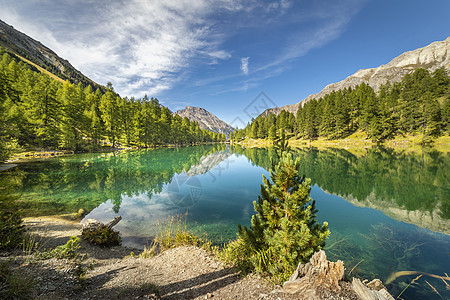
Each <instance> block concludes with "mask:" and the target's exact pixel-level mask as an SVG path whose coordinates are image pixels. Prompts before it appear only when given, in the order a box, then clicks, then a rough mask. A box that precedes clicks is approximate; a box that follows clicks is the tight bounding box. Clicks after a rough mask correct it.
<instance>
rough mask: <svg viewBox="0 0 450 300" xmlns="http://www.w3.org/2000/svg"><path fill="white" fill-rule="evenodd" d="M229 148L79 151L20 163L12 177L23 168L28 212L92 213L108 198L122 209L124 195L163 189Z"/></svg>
mask: <svg viewBox="0 0 450 300" xmlns="http://www.w3.org/2000/svg"><path fill="white" fill-rule="evenodd" d="M225 148H226V147H225V145H209V146H197V147H184V148H172V149H169V148H165V149H149V150H140V151H124V152H118V153H105V154H100V155H99V154H80V155H74V156H68V157H64V158H56V159H49V160H43V161H33V162H28V163H21V164H19V167H18V168H19V169H18V170H17V171H16V172H15V173H13V176H16V177H17V176H18V175H17V174H19V170H20V171H21V173H20V174H22V175H21V178H20V182H21V184H20V185H19V187H18V190H17V192H18V193H19V194H21V195H22V200H23V203H24V204H25V207H24V209H25V213H26V214H27V215H52V214H66V213H75V212H77V211H78V210H79V209H84V210H85V211H86V212H89V211H91V210H92V209H94V208H95V207H97V206H99V205H100V204H101V203H104V202H106V201H108V200H109V201H110V202H112V204H113V209H114V211H115V212H118V211H119V209H120V207H121V203H122V200H123V198H124V197H132V196H133V195H140V194H147V195H148V196H149V197H151V195H153V194H160V193H161V192H162V189H163V186H165V185H166V184H168V183H170V182H171V181H172V178H173V177H174V176H175V175H177V174H181V173H182V172H190V171H191V168H192V167H193V166H196V168H199V167H200V166H201V168H202V170H203V171H204V172H207V171H209V169H208V165H207V163H202V161H201V159H202V158H203V159H204V158H205V157H208V156H209V155H211V154H215V153H220V152H222V151H224V150H225ZM214 163H217V162H214ZM210 167H211V168H213V167H214V165H213V164H212V165H210ZM195 172H197V173H199V171H198V170H196V171H195ZM186 174H187V173H186Z"/></svg>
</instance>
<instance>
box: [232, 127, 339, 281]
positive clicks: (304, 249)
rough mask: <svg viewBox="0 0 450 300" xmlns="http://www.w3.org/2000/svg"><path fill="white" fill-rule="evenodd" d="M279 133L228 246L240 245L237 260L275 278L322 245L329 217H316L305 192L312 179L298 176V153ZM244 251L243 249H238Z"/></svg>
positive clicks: (285, 275)
mask: <svg viewBox="0 0 450 300" xmlns="http://www.w3.org/2000/svg"><path fill="white" fill-rule="evenodd" d="M290 152H291V151H290V148H289V147H288V146H287V141H285V137H284V134H282V139H281V144H280V145H279V146H278V149H277V158H278V163H277V164H275V162H274V161H272V169H271V171H270V179H271V180H268V179H267V178H266V177H265V176H264V175H263V182H264V184H263V185H261V195H260V196H259V197H258V201H257V202H256V201H254V202H253V205H254V207H255V211H256V214H255V215H253V217H252V220H251V226H250V227H249V228H248V227H246V226H241V225H239V237H238V240H237V241H235V242H234V243H232V244H230V246H229V248H234V249H230V251H231V250H238V251H239V250H240V252H241V254H244V255H245V258H244V259H242V258H241V266H242V265H243V264H242V262H243V261H244V265H245V266H247V267H248V268H250V269H255V270H256V271H257V272H259V273H266V274H269V275H270V276H271V277H272V278H273V279H274V280H275V281H278V282H281V281H284V280H286V279H288V278H289V276H290V275H291V274H292V272H293V271H294V270H295V268H296V267H297V265H298V263H299V262H307V261H308V260H309V259H310V258H311V256H312V255H313V254H314V253H315V252H316V251H318V250H320V249H322V248H323V247H324V246H325V239H326V238H327V237H328V235H329V234H330V231H329V230H328V223H327V222H324V223H323V224H322V225H321V224H319V223H318V222H317V220H316V214H317V210H316V209H315V201H314V200H312V199H311V197H310V190H311V187H310V185H311V180H310V179H309V178H305V176H302V177H301V176H299V163H300V162H299V159H294V158H293V155H292V153H290ZM242 252H246V253H242Z"/></svg>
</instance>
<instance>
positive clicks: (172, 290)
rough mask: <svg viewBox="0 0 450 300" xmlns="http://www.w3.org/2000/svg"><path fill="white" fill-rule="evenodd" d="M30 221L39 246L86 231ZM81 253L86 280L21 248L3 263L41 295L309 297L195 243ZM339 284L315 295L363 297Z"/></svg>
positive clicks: (64, 262)
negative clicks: (147, 252) (148, 250)
mask: <svg viewBox="0 0 450 300" xmlns="http://www.w3.org/2000/svg"><path fill="white" fill-rule="evenodd" d="M24 225H25V227H26V228H27V230H28V233H29V234H31V235H34V236H35V241H37V242H39V243H42V245H39V246H37V247H38V248H37V250H42V247H44V248H47V249H50V248H54V247H56V246H59V245H64V244H65V243H66V242H67V240H69V238H70V236H74V235H75V236H80V235H81V224H80V222H79V221H70V220H66V219H63V218H61V217H56V216H50V217H29V218H25V219H24ZM79 252H80V254H81V257H82V262H80V264H81V265H82V266H84V268H86V270H87V272H86V278H85V282H84V283H80V282H78V281H77V280H76V277H75V276H74V275H73V274H74V271H73V261H71V260H68V259H56V258H51V259H46V260H35V259H33V256H32V255H31V252H27V253H24V251H22V250H19V249H16V250H13V251H12V252H11V253H9V254H8V256H6V257H5V253H3V254H2V255H1V256H0V262H4V261H6V260H9V261H12V268H13V271H14V272H16V274H20V276H21V277H23V278H24V279H27V278H33V280H31V281H30V282H33V284H32V285H33V286H32V288H33V289H32V293H33V294H32V298H39V299H44V298H57V299H59V298H61V299H66V298H67V297H68V298H70V299H87V298H92V299H93V298H95V299H111V298H121V297H122V298H123V296H126V297H133V298H135V299H161V298H163V299H209V298H213V297H214V298H215V299H261V300H262V299H265V300H275V299H303V298H301V294H292V293H290V292H288V290H285V289H284V288H281V287H280V286H275V285H274V284H273V283H270V282H269V281H267V280H266V279H265V278H263V277H260V276H259V275H255V274H249V275H243V274H241V273H240V272H239V271H238V270H237V269H235V268H234V267H232V266H229V265H226V264H225V263H224V262H222V261H221V260H219V259H218V258H217V257H215V256H214V255H213V254H212V253H211V252H209V251H207V250H205V249H202V248H198V247H194V246H180V247H176V248H171V249H169V250H166V251H163V252H160V253H159V254H156V255H155V256H153V257H150V258H143V257H140V256H139V253H141V250H138V249H133V248H129V247H124V246H115V247H110V248H100V247H98V246H92V245H90V244H88V243H87V242H86V241H82V242H81V248H80V250H79ZM27 254H28V255H27ZM290 283H292V282H290ZM27 284H29V282H28V283H27ZM339 286H340V289H339V290H338V291H330V290H324V289H322V288H320V287H316V288H315V289H313V293H315V295H316V296H317V297H315V298H314V299H354V300H356V299H358V297H357V296H356V294H355V292H354V290H353V289H352V284H351V283H350V282H346V281H339ZM299 297H300V298H299ZM389 299H390V298H389Z"/></svg>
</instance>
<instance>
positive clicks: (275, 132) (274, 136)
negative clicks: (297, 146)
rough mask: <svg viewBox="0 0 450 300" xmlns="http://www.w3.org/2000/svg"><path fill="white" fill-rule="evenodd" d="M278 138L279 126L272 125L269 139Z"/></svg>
mask: <svg viewBox="0 0 450 300" xmlns="http://www.w3.org/2000/svg"><path fill="white" fill-rule="evenodd" d="M276 138H277V128H276V127H275V125H272V126H270V128H269V140H272V141H274V140H276Z"/></svg>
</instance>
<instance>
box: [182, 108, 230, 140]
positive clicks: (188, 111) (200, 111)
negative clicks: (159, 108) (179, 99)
mask: <svg viewBox="0 0 450 300" xmlns="http://www.w3.org/2000/svg"><path fill="white" fill-rule="evenodd" d="M173 114H174V115H179V116H180V117H182V118H184V117H187V118H188V119H189V121H196V122H197V123H198V125H199V126H200V128H202V129H207V130H209V131H212V132H216V133H223V134H225V135H226V136H227V137H228V136H229V134H230V132H232V131H234V128H233V127H232V126H230V125H229V124H227V123H225V122H224V121H222V120H220V119H219V118H218V117H216V116H215V115H214V114H212V113H210V112H209V111H207V110H206V109H204V108H202V107H195V106H186V107H185V108H184V109H181V110H177V111H176V112H174V113H173Z"/></svg>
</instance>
